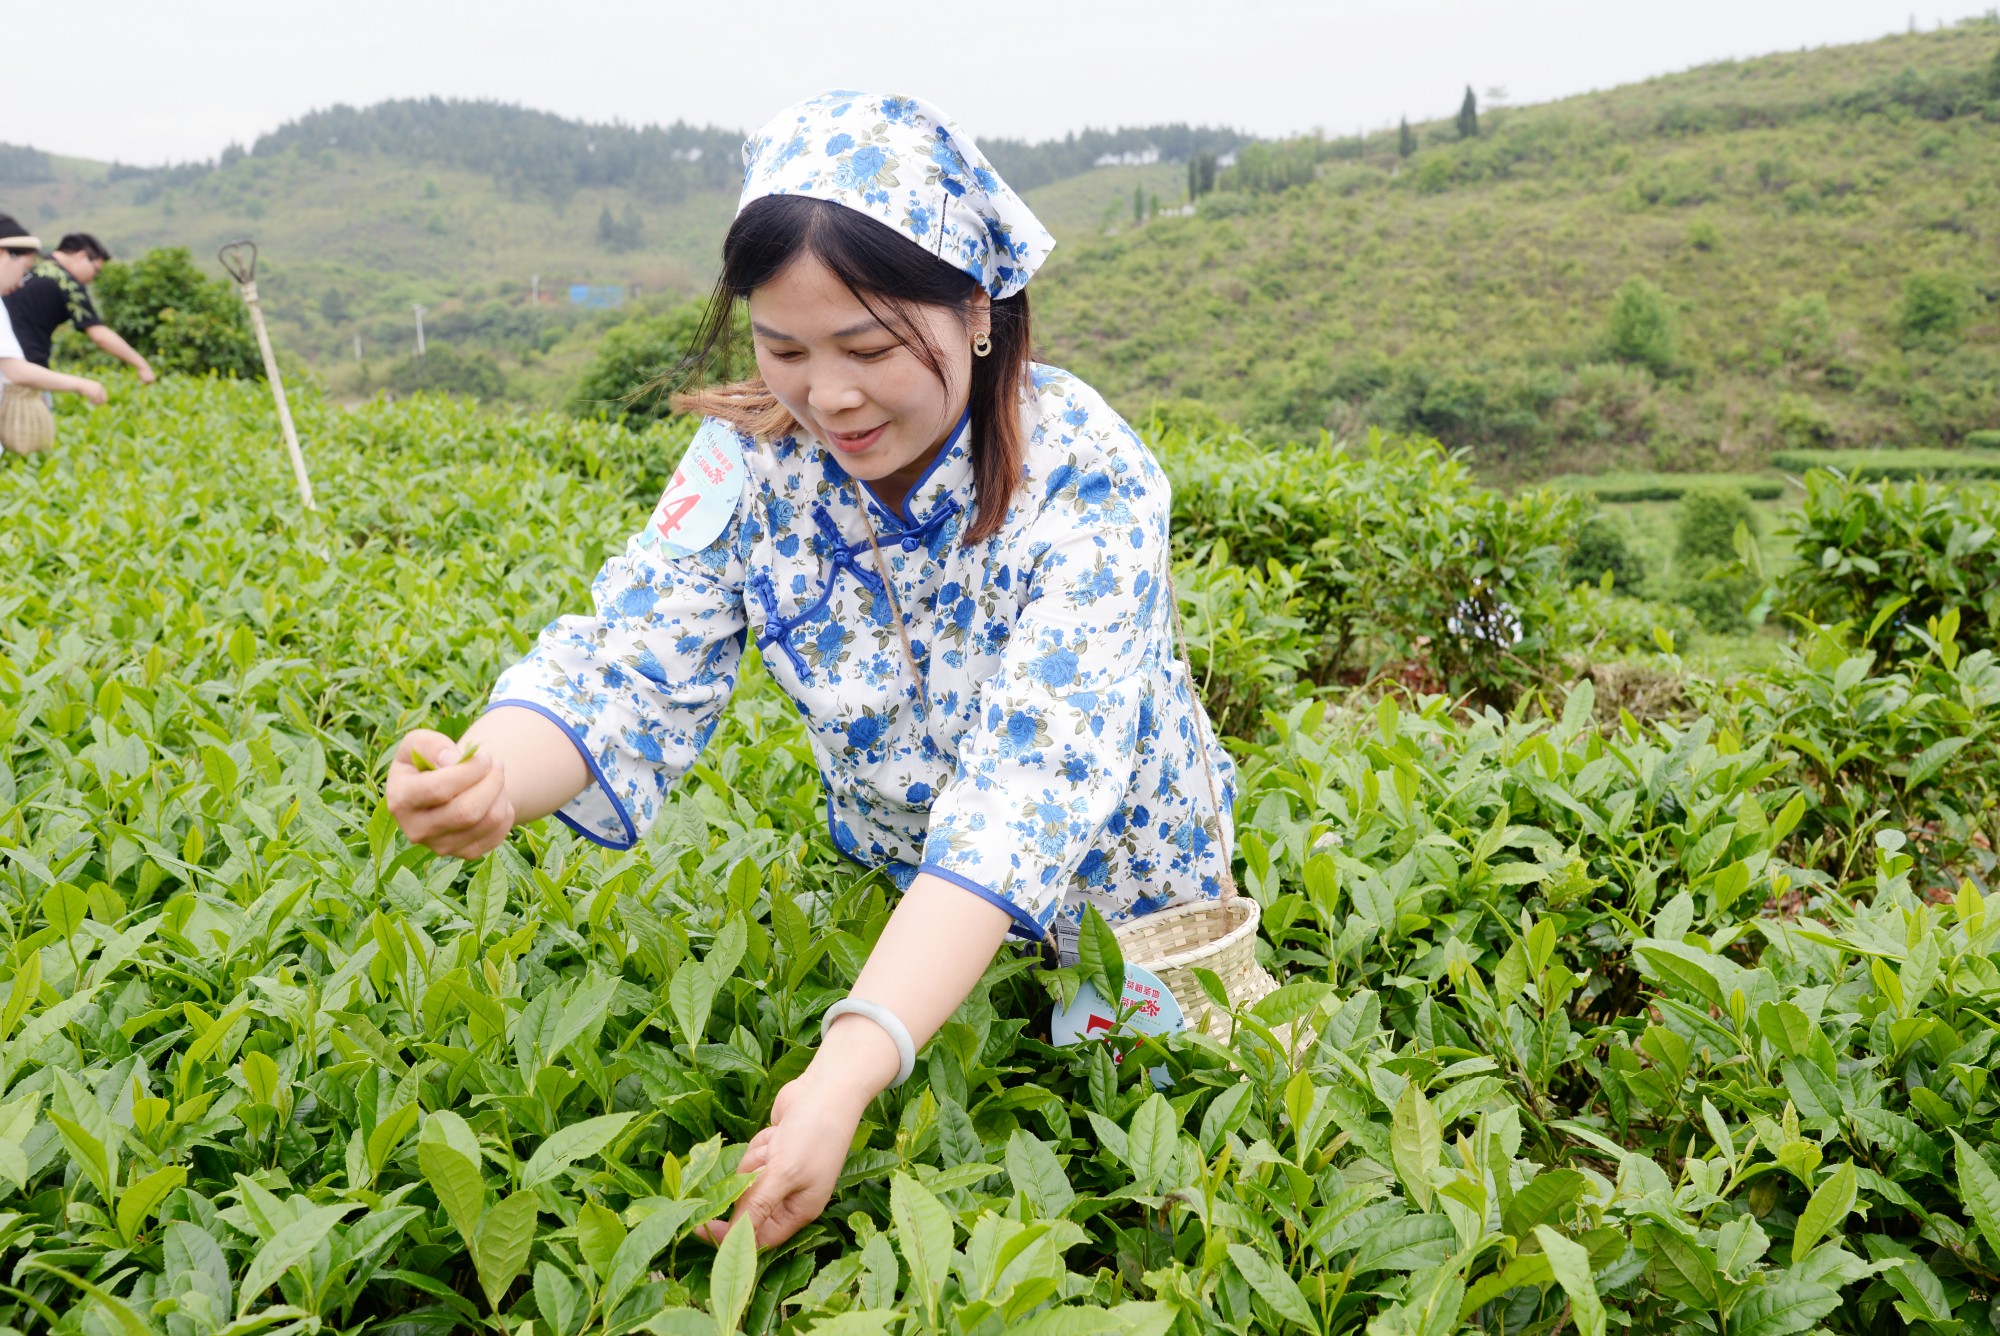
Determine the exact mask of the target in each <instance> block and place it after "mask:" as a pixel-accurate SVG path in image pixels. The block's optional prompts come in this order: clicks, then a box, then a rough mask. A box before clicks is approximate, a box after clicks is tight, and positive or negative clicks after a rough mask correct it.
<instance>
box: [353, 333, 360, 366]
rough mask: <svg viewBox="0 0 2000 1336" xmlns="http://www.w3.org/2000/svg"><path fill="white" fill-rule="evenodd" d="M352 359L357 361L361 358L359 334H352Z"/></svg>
mask: <svg viewBox="0 0 2000 1336" xmlns="http://www.w3.org/2000/svg"><path fill="white" fill-rule="evenodd" d="M354 360H355V361H357V362H359V361H360V360H361V336H360V335H359V334H356V335H355V336H354Z"/></svg>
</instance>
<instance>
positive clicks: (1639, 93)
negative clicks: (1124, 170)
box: [1036, 20, 2000, 476]
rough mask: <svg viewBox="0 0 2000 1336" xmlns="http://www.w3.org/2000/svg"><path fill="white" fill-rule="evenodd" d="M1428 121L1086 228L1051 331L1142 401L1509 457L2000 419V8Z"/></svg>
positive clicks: (1508, 461)
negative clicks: (1135, 216) (1472, 125)
mask: <svg viewBox="0 0 2000 1336" xmlns="http://www.w3.org/2000/svg"><path fill="white" fill-rule="evenodd" d="M1417 131H1418V139H1419V141H1420V143H1421V147H1420V148H1419V150H1418V151H1417V152H1416V153H1415V154H1414V156H1412V157H1410V158H1408V159H1407V160H1405V159H1403V158H1401V157H1400V156H1399V154H1398V150H1397V137H1396V135H1395V134H1393V133H1390V134H1385V135H1376V136H1371V137H1369V138H1368V139H1367V140H1366V141H1365V142H1362V141H1360V140H1347V141H1326V142H1320V141H1302V142H1300V143H1296V144H1292V145H1286V146H1268V147H1266V146H1259V147H1256V148H1253V149H1251V150H1246V151H1245V153H1244V163H1243V165H1242V166H1241V167H1239V168H1238V169H1237V170H1236V171H1235V172H1233V173H1232V172H1229V171H1225V172H1224V173H1223V174H1222V179H1221V180H1220V182H1219V183H1218V184H1219V185H1220V186H1221V187H1222V189H1220V190H1219V191H1218V193H1216V194H1213V195H1210V196H1207V197H1205V198H1203V199H1202V200H1201V202H1200V213H1199V215H1198V216H1195V217H1186V218H1184V217H1165V218H1160V219H1157V220H1155V221H1153V222H1150V223H1148V224H1147V225H1145V226H1144V227H1132V226H1129V225H1127V226H1125V227H1124V229H1123V230H1122V231H1121V232H1120V234H1119V235H1117V236H1114V237H1109V238H1105V239H1101V240H1097V241H1093V242H1090V243H1088V244H1080V245H1074V246H1070V247H1068V248H1066V249H1063V250H1058V251H1057V253H1056V257H1055V259H1054V260H1053V261H1052V262H1051V264H1050V266H1049V268H1048V270H1047V271H1046V272H1045V275H1044V277H1043V278H1042V279H1041V280H1040V281H1039V282H1038V283H1037V300H1038V306H1037V308H1036V314H1037V317H1038V320H1039V323H1040V328H1041V331H1042V334H1043V338H1044V340H1045V342H1046V343H1047V344H1048V346H1049V351H1050V353H1051V355H1052V356H1053V357H1054V358H1055V359H1056V360H1058V361H1060V362H1063V363H1064V364H1066V365H1068V366H1069V367H1070V368H1071V369H1072V370H1075V371H1077V372H1079V373H1080V374H1082V375H1084V376H1086V377H1088V378H1090V379H1091V380H1092V381H1093V382H1094V383H1096V384H1097V385H1099V386H1100V387H1101V388H1103V389H1104V390H1105V391H1106V392H1107V393H1108V394H1109V395H1110V396H1111V397H1112V399H1113V401H1114V402H1115V403H1118V404H1119V405H1120V406H1121V407H1122V408H1124V409H1125V410H1126V411H1127V412H1144V411H1145V410H1146V409H1147V407H1148V405H1150V404H1153V403H1160V402H1165V401H1169V400H1172V399H1175V398H1178V397H1192V398H1197V399H1200V400H1203V401H1205V402H1206V403H1207V404H1209V405H1210V406H1212V407H1214V408H1216V409H1219V410H1221V411H1223V412H1224V413H1226V414H1229V415H1231V416H1234V417H1236V418H1238V419H1240V420H1241V421H1243V422H1245V423H1248V424H1253V425H1257V426H1261V427H1265V428H1268V429H1270V430H1272V431H1273V432H1281V433H1284V434H1288V435H1296V434H1310V433H1312V432H1314V431H1316V430H1318V429H1320V428H1326V429H1329V430H1331V431H1333V432H1335V433H1337V434H1341V433H1351V432H1354V431H1357V430H1359V429H1361V428H1362V427H1363V426H1364V425H1365V424H1368V423H1370V422H1379V423H1382V424H1384V425H1389V426H1395V427H1401V428H1408V429H1415V430H1421V431H1425V432H1429V433H1433V434H1435V435H1438V436H1440V437H1442V438H1443V439H1444V440H1446V441H1447V442H1449V443H1452V444H1455V445H1464V446H1470V447H1473V448H1474V449H1475V451H1476V460H1477V462H1478V463H1479V464H1480V465H1481V467H1482V468H1484V469H1486V470H1487V471H1488V472H1489V473H1492V474H1496V475H1502V476H1507V475H1511V476H1524V475H1535V474H1544V473H1557V472H1570V471H1595V470H1598V469H1602V468H1606V467H1613V466H1616V467H1626V468H1635V469H1646V468H1659V467H1668V468H1696V467H1705V468H1724V469H1731V468H1735V469H1742V468H1748V467H1754V466H1755V465H1757V464H1759V463H1761V462H1762V461H1763V460H1764V459H1765V458H1766V457H1767V456H1768V455H1769V454H1770V453H1771V452H1772V451H1774V450H1776V449H1778V448H1781V447H1786V446H1790V447H1794V448H1813V447H1826V446H1850V445H1872V444H1876V443H1878V442H1888V443H1893V444H1922V445H1950V444H1956V443H1957V442H1958V441H1959V440H1960V439H1961V438H1962V436H1963V435H1964V434H1965V433H1966V432H1968V431H1971V430H1974V429H1977V428H1981V427H1996V426H2000V24H1995V23H1993V22H1991V21H1985V20H1982V21H1978V22H1973V23H1968V24H1964V25H1961V26H1958V27H1956V28H1951V29H1946V30H1943V31H1937V32H1927V33H1921V34H1912V35H1908V36H1897V37H1891V38H1886V39H1884V40H1881V41H1877V42H1870V43H1866V44H1862V45H1856V46H1846V47H1835V48H1825V49H1821V50H1815V51H1802V52H1796V53H1787V54H1781V55H1772V56H1766V57H1763V58H1760V59H1755V60H1745V61H1733V62H1726V63H1722V64H1716V65H1709V66H1704V67H1702V68H1699V69H1695V70H1691V71H1688V72H1686V73H1684V74H1678V75H1673V76H1670V77H1665V78H1658V79H1652V80H1649V81H1647V82H1645V83H1641V84H1635V85H1632V86H1629V87H1624V88H1619V89H1614V90H1612V91H1609V92H1604V93H1596V94H1592V95H1589V96H1585V97H1578V98H1571V99H1568V100H1565V101H1562V102H1557V103H1553V104H1549V105H1545V106H1537V107H1526V108H1519V109H1507V110H1504V111H1501V112H1498V113H1497V114H1496V113H1490V112H1489V113H1488V114H1487V115H1485V116H1484V117H1483V118H1482V121H1481V125H1480V129H1479V134H1478V137H1477V138H1475V139H1471V140H1465V141H1461V140H1460V139H1459V137H1458V134H1457V131H1456V128H1455V127H1454V126H1453V125H1452V124H1451V123H1449V122H1445V123H1438V124H1432V125H1424V126H1420V127H1417ZM1253 165H1254V170H1249V169H1250V168H1252V167H1253ZM1287 179H1291V180H1299V179H1303V180H1304V182H1305V183H1304V184H1298V185H1295V186H1292V187H1290V188H1282V184H1283V182H1284V181H1285V180H1287ZM1232 187H1236V188H1232ZM1634 278H1642V279H1644V280H1647V281H1648V282H1650V284H1652V285H1654V286H1655V287H1657V289H1658V290H1659V291H1660V292H1661V293H1663V294H1664V297H1663V299H1659V300H1654V299H1652V298H1649V297H1648V295H1647V292H1646V290H1645V289H1644V288H1638V287H1635V288H1634V289H1631V290H1630V291H1629V292H1628V298H1627V301H1628V315H1629V316H1631V317H1632V319H1630V320H1628V321H1627V325H1626V328H1625V331H1624V332H1625V340H1624V344H1625V346H1624V347H1623V348H1622V355H1621V349H1620V347H1619V346H1618V343H1619V340H1617V339H1614V338H1613V337H1612V335H1611V331H1610V330H1609V328H1608V326H1609V322H1610V313H1611V308H1612V306H1613V303H1614V294H1616V293H1617V292H1618V291H1619V289H1620V288H1621V286H1623V285H1625V284H1627V282H1628V280H1631V279H1634ZM1649 301H1651V302H1652V305H1651V307H1650V311H1649V308H1648V306H1647V303H1648V302H1649ZM1662 311H1664V313H1665V316H1666V318H1667V320H1668V322H1669V324H1670V325H1671V326H1672V328H1671V330H1670V331H1669V332H1670V333H1673V334H1676V335H1677V338H1675V339H1674V341H1673V343H1672V346H1671V347H1665V348H1662V347H1660V346H1655V345H1649V344H1648V343H1647V342H1646V340H1647V338H1648V337H1650V336H1649V335H1647V334H1646V320H1645V317H1647V316H1648V315H1649V313H1650V314H1651V315H1659V314H1660V313H1661V312H1662ZM1634 321H1637V323H1636V324H1635V323H1633V322H1634ZM1656 332H1657V331H1656ZM1648 361H1651V362H1653V363H1654V364H1655V365H1654V366H1652V367H1651V368H1649V367H1648V366H1646V365H1644V363H1646V362H1648Z"/></svg>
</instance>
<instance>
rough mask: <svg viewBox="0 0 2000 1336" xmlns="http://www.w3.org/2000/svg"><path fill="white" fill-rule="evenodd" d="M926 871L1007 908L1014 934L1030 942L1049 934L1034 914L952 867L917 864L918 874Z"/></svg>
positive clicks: (1011, 930) (991, 903)
mask: <svg viewBox="0 0 2000 1336" xmlns="http://www.w3.org/2000/svg"><path fill="white" fill-rule="evenodd" d="M925 873H929V874H930V875H931V876H933V877H936V878H938V879H939V880H941V881H948V882H950V883H951V884H952V885H954V886H956V887H958V889H960V890H961V891H971V892H972V893H973V894H974V895H976V896H978V897H979V898H980V899H982V900H984V901H986V903H988V904H990V905H998V906H1000V908H1002V909H1004V910H1006V911H1007V913H1008V914H1009V915H1011V916H1012V917H1013V919H1014V926H1013V927H1011V928H1009V929H1008V931H1009V932H1011V933H1012V934H1013V935H1014V936H1016V937H1021V938H1025V939H1026V940H1028V941H1030V942H1039V941H1041V940H1042V939H1043V938H1044V937H1047V936H1048V935H1049V934H1048V931H1047V929H1045V928H1043V927H1042V925H1041V924H1039V923H1037V922H1036V921H1035V918H1034V916H1033V915H1032V914H1029V913H1028V912H1027V911H1026V910H1024V909H1022V908H1021V907H1020V906H1019V905H1017V904H1015V903H1014V902H1013V901H1012V900H1007V899H1003V898H1001V897H1000V896H998V895H995V894H994V893H993V892H992V891H989V890H987V889H986V888H985V887H984V886H981V885H980V884H979V883H978V882H976V881H969V880H967V879H966V878H964V877H961V876H960V875H959V874H958V873H956V872H953V871H952V870H951V869H950V868H947V867H940V866H938V865H937V864H936V863H921V864H919V865H918V866H917V875H918V876H920V877H921V876H923V875H924V874H925Z"/></svg>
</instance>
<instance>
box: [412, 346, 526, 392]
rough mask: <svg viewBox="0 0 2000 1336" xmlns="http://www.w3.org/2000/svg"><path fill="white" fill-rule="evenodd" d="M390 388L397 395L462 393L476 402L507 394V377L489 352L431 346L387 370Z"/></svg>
mask: <svg viewBox="0 0 2000 1336" xmlns="http://www.w3.org/2000/svg"><path fill="white" fill-rule="evenodd" d="M388 379H389V388H390V389H392V390H394V391H396V392H397V393H398V394H422V393H425V392H430V393H439V394H464V395H469V396H471V397H473V398H476V399H500V398H504V397H505V396H506V394H507V376H506V373H505V372H503V371H501V370H500V364H499V363H498V362H496V361H494V360H493V355H492V354H491V353H487V352H482V351H479V350H476V349H475V350H473V351H470V352H461V351H459V350H458V349H456V348H454V347H452V346H451V345H450V344H449V343H432V344H431V345H430V346H429V347H428V348H427V349H425V351H424V355H423V356H422V357H418V356H416V355H415V354H414V353H413V354H411V355H410V356H408V357H405V358H404V359H402V360H401V361H400V362H397V363H396V364H395V365H394V366H392V367H390V368H389V377H388Z"/></svg>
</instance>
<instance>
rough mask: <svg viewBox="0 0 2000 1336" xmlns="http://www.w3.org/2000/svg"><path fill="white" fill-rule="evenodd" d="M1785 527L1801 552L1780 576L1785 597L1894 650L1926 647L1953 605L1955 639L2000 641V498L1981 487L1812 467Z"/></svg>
mask: <svg viewBox="0 0 2000 1336" xmlns="http://www.w3.org/2000/svg"><path fill="white" fill-rule="evenodd" d="M1805 483H1806V495H1805V500H1804V502H1803V503H1802V504H1801V505H1800V506H1799V507H1798V509H1797V510H1795V511H1791V512H1788V513H1787V516H1786V521H1785V524H1784V526H1783V527H1782V528H1781V529H1780V531H1779V532H1780V534H1781V535H1782V536H1783V537H1785V538H1788V539H1789V540H1790V541H1791V543H1792V545H1793V547H1794V549H1795V551H1796V552H1797V555H1798V558H1799V560H1798V562H1797V564H1796V565H1794V566H1793V567H1792V568H1791V569H1789V570H1787V571H1786V572H1784V573H1783V574H1782V575H1781V576H1779V578H1778V584H1777V593H1778V607H1779V608H1780V609H1781V610H1782V611H1784V612H1786V613H1789V614H1791V615H1792V616H1794V617H1798V618H1804V619H1807V620H1809V621H1812V622H1816V623H1822V624H1833V623H1844V624H1848V625H1850V626H1851V628H1852V630H1853V632H1854V634H1855V635H1856V636H1857V637H1858V639H1859V640H1860V641H1861V642H1862V643H1865V644H1877V645H1880V646H1881V647H1882V649H1883V650H1884V651H1885V652H1886V653H1888V654H1890V655H1900V654H1904V653H1908V652H1913V651H1916V650H1919V649H1920V648H1921V647H1922V643H1923V642H1922V639H1921V636H1920V634H1919V632H1920V631H1921V630H1922V628H1923V627H1924V626H1925V625H1926V624H1927V623H1929V622H1931V621H1933V620H1935V619H1938V618H1941V617H1943V616H1944V615H1945V614H1946V613H1947V612H1948V611H1952V612H1956V614H1957V616H1958V619H1959V620H1958V624H1957V625H1958V639H1959V640H1960V641H1962V642H1963V643H1964V644H1966V645H1967V646H1969V647H1971V648H1973V649H2000V643H1996V641H1995V636H1996V634H2000V499H1996V498H1995V497H1994V496H1993V495H1992V493H1990V492H1988V491H1984V490H1974V489H1971V488H1965V487H1951V486H1946V485H1935V484H1930V483H1925V482H1922V481H1915V482H1908V483H1891V482H1857V481H1854V480H1852V479H1849V478H1843V477H1841V476H1840V475H1838V474H1836V473H1830V472H1823V471H1817V470H1816V471H1814V472H1811V473H1808V474H1807V475H1806V479H1805Z"/></svg>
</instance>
